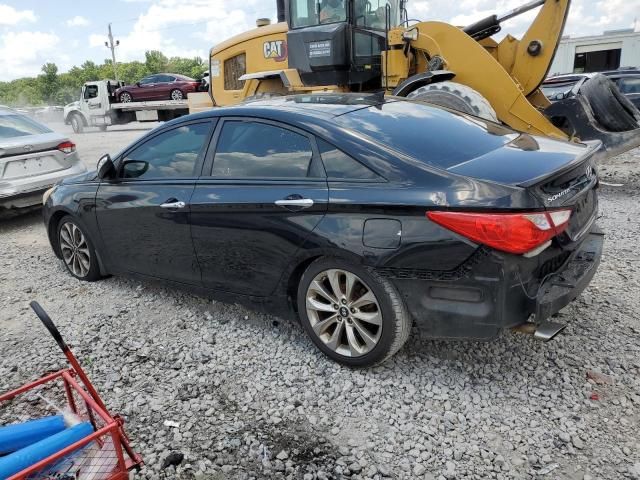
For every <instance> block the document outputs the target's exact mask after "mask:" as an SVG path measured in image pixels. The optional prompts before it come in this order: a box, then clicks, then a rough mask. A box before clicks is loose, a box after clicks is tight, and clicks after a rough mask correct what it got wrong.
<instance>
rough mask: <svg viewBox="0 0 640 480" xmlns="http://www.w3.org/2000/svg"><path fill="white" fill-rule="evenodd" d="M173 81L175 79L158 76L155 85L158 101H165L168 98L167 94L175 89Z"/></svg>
mask: <svg viewBox="0 0 640 480" xmlns="http://www.w3.org/2000/svg"><path fill="white" fill-rule="evenodd" d="M175 79H176V78H175V77H171V76H169V75H159V79H158V82H157V83H156V94H157V95H158V99H162V100H167V99H169V98H170V96H169V92H171V90H172V89H173V88H174V87H175V86H174V84H173V81H174V80H175Z"/></svg>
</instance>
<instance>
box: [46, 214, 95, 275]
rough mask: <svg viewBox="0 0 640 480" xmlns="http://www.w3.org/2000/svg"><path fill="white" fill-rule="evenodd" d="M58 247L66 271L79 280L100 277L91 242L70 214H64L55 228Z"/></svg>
mask: <svg viewBox="0 0 640 480" xmlns="http://www.w3.org/2000/svg"><path fill="white" fill-rule="evenodd" d="M56 233H57V240H58V248H59V250H60V253H61V255H62V261H63V262H64V265H65V267H66V269H67V271H68V272H69V273H70V274H71V275H73V276H74V277H76V278H77V279H79V280H84V281H87V282H94V281H96V280H99V279H100V278H101V275H100V266H99V265H98V257H97V256H96V251H95V248H94V247H93V242H91V239H90V238H89V236H88V235H87V233H86V232H85V231H84V229H83V228H82V227H81V226H80V225H78V223H77V221H76V220H75V219H74V218H73V217H72V216H71V215H66V216H64V217H62V218H61V219H60V221H59V222H58V228H57V229H56Z"/></svg>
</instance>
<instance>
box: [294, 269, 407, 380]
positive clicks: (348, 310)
mask: <svg viewBox="0 0 640 480" xmlns="http://www.w3.org/2000/svg"><path fill="white" fill-rule="evenodd" d="M349 275H350V276H351V277H349ZM329 277H331V278H332V279H334V281H333V282H331V281H330V279H329ZM348 278H351V280H350V282H349V281H348V280H347V279H348ZM349 283H350V284H351V295H346V293H347V292H346V290H347V285H349ZM332 285H337V288H339V289H341V290H340V292H339V293H338V295H334V294H333V292H334V290H335V289H334V288H333V287H332ZM319 286H320V287H319ZM320 291H322V292H323V293H322V294H319V293H318V292H320ZM332 295H333V297H332ZM338 297H340V298H338ZM365 297H366V298H365ZM331 298H333V301H335V302H336V303H331V300H330V299H331ZM343 299H344V300H346V303H343ZM297 303H298V312H299V316H300V321H301V323H302V326H303V328H304V330H305V331H306V332H307V335H309V337H310V338H311V340H312V341H313V343H314V344H315V345H316V347H318V348H319V349H320V351H322V352H323V353H324V354H325V355H326V356H328V357H329V358H331V359H332V360H334V361H336V362H338V363H341V364H343V365H347V366H349V367H370V366H372V365H376V364H378V363H381V362H383V361H385V360H386V359H388V358H389V357H391V356H393V355H394V354H395V353H396V352H397V351H398V350H400V348H401V347H402V346H403V345H404V343H405V342H406V341H407V338H409V332H410V330H411V323H412V322H411V317H410V315H409V313H408V311H407V309H406V306H405V304H404V302H403V300H402V298H401V297H400V294H399V293H398V291H397V290H396V288H395V287H394V286H393V285H392V284H391V283H390V282H389V281H387V280H386V279H384V278H382V277H381V276H379V275H378V274H376V273H375V272H372V271H369V270H367V269H365V268H364V267H362V266H359V265H355V264H352V263H349V262H346V261H344V260H342V259H339V258H332V257H327V258H320V259H318V260H316V261H315V262H313V263H312V264H311V265H309V267H308V268H307V270H306V271H305V272H304V274H303V275H302V277H301V279H300V282H299V285H298V294H297ZM336 306H337V308H336ZM334 312H335V313H334ZM364 319H366V320H364ZM316 332H318V333H316ZM361 332H364V335H363V333H361ZM365 338H368V341H365Z"/></svg>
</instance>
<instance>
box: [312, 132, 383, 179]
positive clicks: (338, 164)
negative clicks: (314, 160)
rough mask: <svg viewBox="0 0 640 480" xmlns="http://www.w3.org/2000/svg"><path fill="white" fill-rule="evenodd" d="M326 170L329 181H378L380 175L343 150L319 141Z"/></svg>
mask: <svg viewBox="0 0 640 480" xmlns="http://www.w3.org/2000/svg"><path fill="white" fill-rule="evenodd" d="M317 143H318V149H319V150H320V156H321V157H322V163H323V164H324V169H325V171H326V172H327V177H328V178H329V179H338V180H376V179H379V178H380V177H378V175H376V174H375V173H373V172H372V171H371V170H369V169H368V168H367V167H365V166H364V165H362V164H361V163H360V162H358V161H357V160H354V159H353V158H351V157H350V156H349V155H347V154H346V153H344V152H343V151H341V150H338V149H337V148H336V147H334V146H333V145H331V144H329V143H327V142H325V141H324V140H320V139H317Z"/></svg>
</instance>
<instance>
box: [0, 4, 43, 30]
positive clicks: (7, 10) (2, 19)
mask: <svg viewBox="0 0 640 480" xmlns="http://www.w3.org/2000/svg"><path fill="white" fill-rule="evenodd" d="M36 20H37V17H36V15H35V14H34V13H33V10H16V9H15V8H13V7H12V6H11V5H5V4H4V3H0V25H16V24H18V23H20V22H23V21H24V22H35V21H36Z"/></svg>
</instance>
